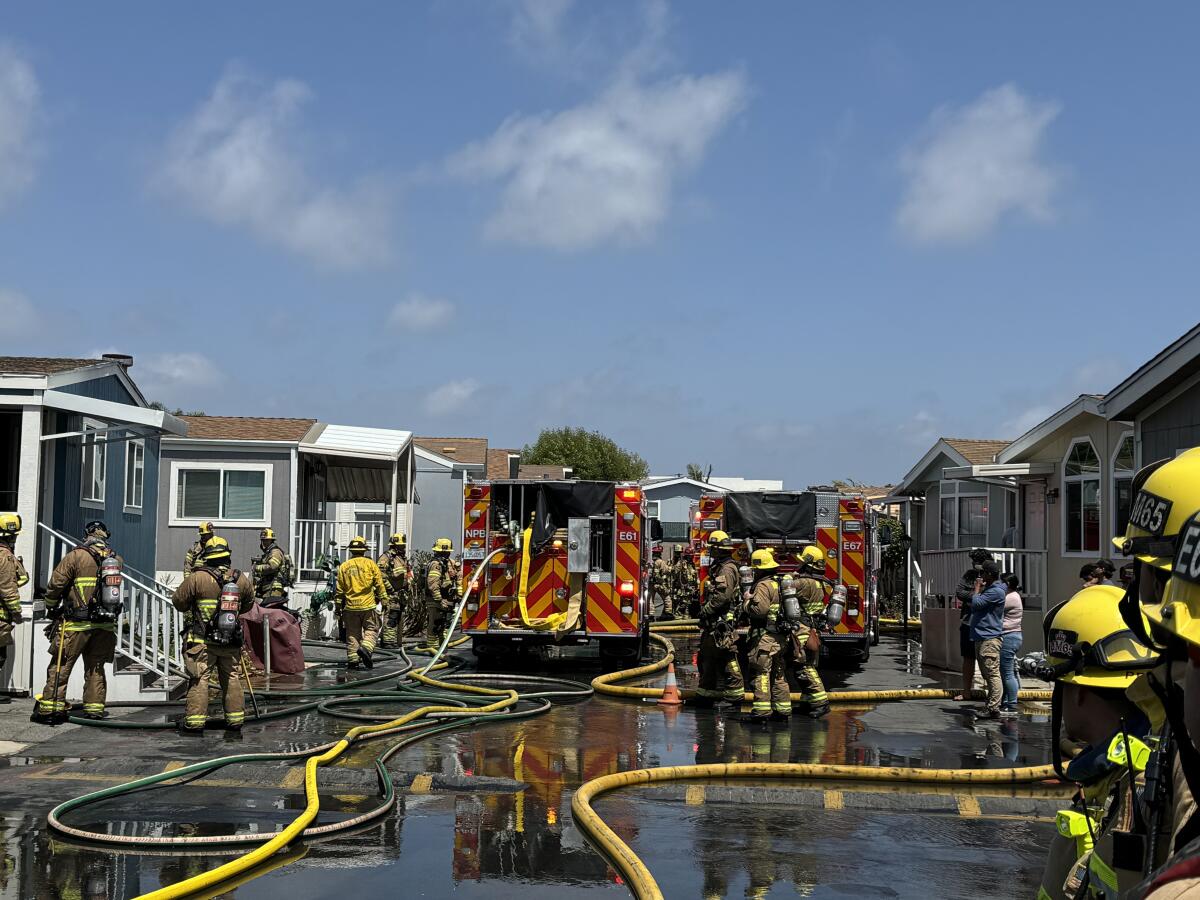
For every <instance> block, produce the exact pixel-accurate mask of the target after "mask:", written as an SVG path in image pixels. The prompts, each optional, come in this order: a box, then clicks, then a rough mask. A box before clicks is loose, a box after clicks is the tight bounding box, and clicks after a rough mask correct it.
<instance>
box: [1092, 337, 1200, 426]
mask: <svg viewBox="0 0 1200 900" xmlns="http://www.w3.org/2000/svg"><path fill="white" fill-rule="evenodd" d="M1197 342H1200V325H1195V326H1193V327H1192V328H1191V329H1190V330H1189V331H1188V332H1187V333H1186V334H1184V335H1183V336H1181V337H1180V338H1178V339H1177V340H1176V341H1175V342H1174V343H1173V344H1171V346H1169V347H1167V348H1166V349H1165V350H1163V351H1162V352H1160V353H1159V354H1158V355H1157V356H1155V357H1154V358H1153V359H1151V360H1150V361H1149V362H1147V363H1144V364H1143V365H1142V366H1141V368H1139V369H1138V370H1137V371H1136V372H1134V373H1133V374H1132V375H1130V376H1129V377H1128V378H1126V379H1125V380H1124V381H1122V382H1121V383H1120V384H1118V385H1117V386H1116V387H1115V388H1113V389H1112V390H1111V391H1109V392H1108V394H1107V395H1106V396H1105V398H1104V403H1103V405H1102V409H1103V410H1104V415H1106V416H1107V417H1108V418H1110V419H1115V418H1117V417H1118V416H1121V415H1125V416H1126V418H1129V416H1128V415H1127V414H1128V413H1129V412H1130V411H1131V410H1132V409H1133V408H1134V407H1136V406H1137V405H1138V404H1139V403H1144V401H1145V399H1146V398H1147V397H1148V396H1150V395H1151V394H1152V393H1153V392H1154V391H1155V390H1157V389H1158V387H1159V385H1161V384H1162V383H1163V382H1164V381H1165V380H1166V379H1167V378H1169V377H1171V376H1172V375H1174V374H1175V373H1176V372H1178V371H1179V370H1180V369H1182V368H1183V367H1184V366H1185V365H1187V364H1188V363H1189V362H1191V361H1192V360H1193V359H1195V358H1196V355H1197V353H1200V349H1198V348H1197V346H1196V344H1197Z"/></svg>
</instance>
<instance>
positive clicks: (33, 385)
mask: <svg viewBox="0 0 1200 900" xmlns="http://www.w3.org/2000/svg"><path fill="white" fill-rule="evenodd" d="M0 388H4V390H6V391H44V390H45V389H46V376H45V375H4V374H0Z"/></svg>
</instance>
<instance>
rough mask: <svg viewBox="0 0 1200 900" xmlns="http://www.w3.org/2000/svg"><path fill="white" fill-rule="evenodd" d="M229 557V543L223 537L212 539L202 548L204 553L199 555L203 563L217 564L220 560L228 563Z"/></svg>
mask: <svg viewBox="0 0 1200 900" xmlns="http://www.w3.org/2000/svg"><path fill="white" fill-rule="evenodd" d="M231 555H232V554H231V553H230V552H229V541H227V540H225V538H223V537H214V538H213V539H212V540H211V541H209V542H208V544H207V545H206V546H205V547H204V552H203V553H201V554H200V558H201V559H202V560H204V561H205V562H217V561H219V560H222V559H223V560H226V561H228V560H229V558H230V556H231Z"/></svg>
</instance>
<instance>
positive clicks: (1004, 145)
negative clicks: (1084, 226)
mask: <svg viewBox="0 0 1200 900" xmlns="http://www.w3.org/2000/svg"><path fill="white" fill-rule="evenodd" d="M1060 109H1061V107H1060V106H1059V104H1058V103H1054V102H1050V101H1038V100H1033V99H1030V98H1028V97H1026V96H1025V95H1024V94H1022V93H1021V92H1020V91H1019V90H1017V88H1016V86H1014V85H1012V84H1005V85H1001V86H1000V87H998V88H994V89H992V90H990V91H986V92H985V93H984V94H983V95H982V96H980V97H979V98H978V99H977V100H975V101H974V102H973V103H970V104H968V105H966V106H964V107H962V108H959V109H952V108H949V107H943V108H941V109H939V110H937V111H935V112H934V114H933V116H932V117H931V118H930V121H929V124H928V127H927V129H926V133H925V134H924V135H923V136H922V137H921V138H919V139H918V140H917V141H915V142H914V143H913V144H912V145H911V146H909V147H908V149H907V150H905V152H904V153H903V155H902V157H901V161H900V168H901V171H902V172H903V173H904V174H905V175H906V176H907V178H908V184H907V186H906V188H905V192H904V197H903V199H902V201H901V204H900V208H899V210H898V211H897V213H896V224H897V226H898V227H899V229H900V230H901V232H902V233H903V234H904V235H905V236H907V237H908V238H909V239H911V240H912V241H914V242H917V243H922V244H961V243H967V242H969V241H973V240H976V239H978V238H980V237H983V236H984V235H986V234H987V233H988V232H990V231H991V230H992V229H994V228H995V227H996V225H997V224H998V223H999V222H1000V220H1001V219H1002V218H1003V217H1004V216H1006V215H1008V214H1018V215H1023V216H1024V217H1026V218H1027V219H1030V220H1032V221H1034V222H1049V221H1051V220H1052V219H1053V218H1054V207H1053V200H1054V194H1055V191H1056V190H1057V188H1058V186H1059V184H1060V182H1061V181H1062V173H1061V170H1060V169H1059V168H1058V167H1057V166H1055V165H1053V164H1051V163H1049V162H1047V161H1046V160H1045V159H1043V154H1042V150H1043V148H1042V142H1043V138H1044V137H1045V134H1046V130H1047V128H1048V127H1049V126H1050V123H1051V122H1053V121H1054V119H1055V118H1056V117H1057V116H1058V114H1059V111H1060Z"/></svg>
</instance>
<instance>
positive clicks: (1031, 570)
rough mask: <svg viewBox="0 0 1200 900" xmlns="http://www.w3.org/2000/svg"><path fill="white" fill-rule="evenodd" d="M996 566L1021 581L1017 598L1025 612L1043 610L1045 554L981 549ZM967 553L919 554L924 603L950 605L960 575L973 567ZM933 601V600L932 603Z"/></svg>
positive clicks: (926, 552) (1007, 548)
mask: <svg viewBox="0 0 1200 900" xmlns="http://www.w3.org/2000/svg"><path fill="white" fill-rule="evenodd" d="M985 549H987V551H988V552H989V553H991V554H992V557H993V558H994V559H995V560H996V562H997V563H998V564H999V565H1000V571H1001V572H1012V573H1013V574H1015V575H1016V576H1017V578H1019V579H1020V580H1021V595H1022V596H1023V597H1024V598H1025V600H1026V603H1025V608H1026V609H1035V608H1044V601H1045V597H1046V551H1045V550H1014V549H1013V548H1012V547H987V548H985ZM970 552H971V551H970V550H969V549H967V550H925V551H922V553H921V563H920V567H921V569H923V570H924V575H923V576H922V578H921V589H922V590H923V592H924V595H925V600H926V603H929V604H930V605H932V604H933V603H936V604H937V605H939V606H943V607H945V606H950V605H952V604H953V600H954V591H955V589H956V588H957V587H958V582H959V579H960V578H962V577H963V574H964V573H965V572H966V571H967V570H968V569H971V568H973V567H974V564H973V563H972V562H971V557H970V556H969V555H968V554H969V553H970ZM935 598H937V599H935Z"/></svg>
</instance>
